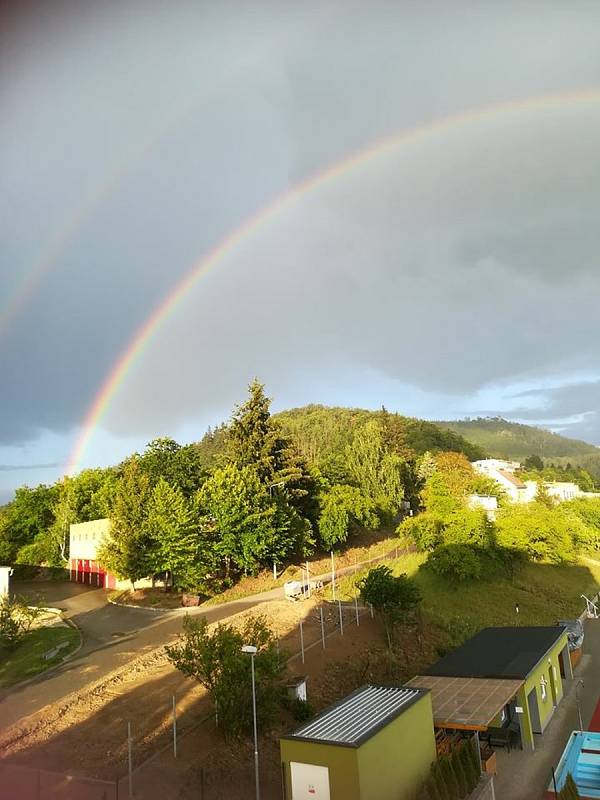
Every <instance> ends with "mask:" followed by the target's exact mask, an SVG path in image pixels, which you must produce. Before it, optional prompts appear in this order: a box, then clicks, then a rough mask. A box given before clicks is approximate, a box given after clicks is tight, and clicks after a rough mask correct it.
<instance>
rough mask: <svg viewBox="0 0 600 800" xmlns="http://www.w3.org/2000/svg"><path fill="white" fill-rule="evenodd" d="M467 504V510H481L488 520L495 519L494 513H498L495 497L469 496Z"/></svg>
mask: <svg viewBox="0 0 600 800" xmlns="http://www.w3.org/2000/svg"><path fill="white" fill-rule="evenodd" d="M467 504H468V506H469V508H483V510H484V511H485V513H486V514H487V517H488V519H491V520H494V519H496V511H498V498H497V497H496V496H495V495H493V494H492V495H484V494H470V495H469V497H468V501H467Z"/></svg>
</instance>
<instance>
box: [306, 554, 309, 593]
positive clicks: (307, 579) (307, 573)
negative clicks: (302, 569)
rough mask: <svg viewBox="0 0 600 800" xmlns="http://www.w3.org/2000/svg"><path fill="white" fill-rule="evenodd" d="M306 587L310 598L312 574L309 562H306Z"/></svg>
mask: <svg viewBox="0 0 600 800" xmlns="http://www.w3.org/2000/svg"><path fill="white" fill-rule="evenodd" d="M306 587H307V590H308V596H309V598H310V572H309V571H308V561H307V562H306Z"/></svg>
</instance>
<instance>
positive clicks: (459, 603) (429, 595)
mask: <svg viewBox="0 0 600 800" xmlns="http://www.w3.org/2000/svg"><path fill="white" fill-rule="evenodd" d="M425 560H426V557H425V555H423V554H409V555H407V556H401V557H400V558H398V559H394V560H392V561H389V562H387V565H388V566H389V567H390V569H392V571H393V572H394V573H395V574H399V573H401V572H405V573H407V574H408V575H411V576H413V577H414V579H415V580H416V582H417V583H418V585H419V587H420V589H421V592H422V595H423V611H424V613H425V617H426V618H427V619H429V620H430V621H431V622H432V623H434V624H436V625H438V626H439V627H441V628H443V629H445V630H446V631H447V632H448V633H449V634H450V636H451V638H452V639H453V640H454V641H455V642H456V643H457V644H458V643H459V642H461V641H463V640H464V639H466V638H468V637H469V636H471V635H473V634H474V633H476V632H477V631H478V630H479V629H480V628H484V627H488V626H494V625H552V624H554V623H555V622H556V621H557V620H559V619H563V618H569V617H576V616H579V614H581V612H582V611H583V610H584V608H585V601H584V600H582V599H581V595H582V594H585V595H587V596H588V597H592V596H593V595H594V594H596V592H597V591H598V588H599V585H600V563H594V562H592V561H588V560H585V559H582V560H581V562H580V563H579V564H575V565H567V564H565V565H560V566H556V565H551V564H527V565H525V566H524V567H522V569H521V570H519V572H518V574H517V575H516V577H515V578H514V580H512V581H511V580H510V579H509V578H508V577H500V576H499V577H496V578H493V579H489V580H481V581H474V582H471V583H469V584H466V585H464V586H460V585H459V586H452V585H450V584H449V583H448V582H447V581H446V580H443V579H442V578H439V577H437V576H436V575H434V574H432V573H431V572H429V571H428V570H426V569H423V566H422V565H423V564H424V562H425ZM364 574H365V572H364V571H363V572H360V573H357V575H355V576H352V577H347V578H342V579H340V581H339V582H338V584H337V587H336V597H338V598H341V599H353V598H354V594H355V592H356V589H355V581H356V580H359V579H360V578H361V577H362V575H364ZM327 595H328V596H329V597H331V590H330V589H329V588H328V590H327ZM515 604H518V606H519V614H518V615H517V613H516V610H515Z"/></svg>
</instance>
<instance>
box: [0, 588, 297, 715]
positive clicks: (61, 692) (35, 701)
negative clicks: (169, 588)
mask: <svg viewBox="0 0 600 800" xmlns="http://www.w3.org/2000/svg"><path fill="white" fill-rule="evenodd" d="M11 589H12V591H13V592H15V593H16V594H21V595H26V596H29V597H35V598H37V599H41V600H43V602H44V603H45V604H46V605H48V606H54V607H56V608H60V609H62V610H63V611H64V617H65V618H66V619H70V620H72V621H73V622H74V623H75V624H76V625H77V627H78V628H79V629H80V631H81V633H82V635H83V646H82V648H81V650H80V651H79V652H78V653H77V655H76V656H75V657H74V658H72V659H71V660H69V661H67V662H66V663H65V664H63V665H61V666H60V667H57V668H56V669H54V670H52V671H50V672H49V673H48V674H45V675H40V676H39V678H37V679H35V680H34V681H33V682H31V683H27V684H26V685H24V686H15V687H13V688H11V689H7V690H5V691H4V692H1V693H0V729H3V728H7V727H9V726H10V725H13V724H14V723H16V722H18V721H19V720H20V719H22V718H23V717H26V716H28V715H30V714H34V713H36V712H37V711H40V710H41V709H42V708H43V707H44V706H46V705H49V704H51V703H57V702H59V701H60V700H61V698H63V697H65V696H66V695H68V694H70V693H71V692H74V691H77V690H79V689H83V688H84V687H85V686H86V685H87V684H88V683H91V682H92V681H97V680H99V679H100V678H102V677H104V676H105V675H107V674H109V673H110V672H112V671H113V670H115V669H118V668H119V667H121V666H124V665H126V664H127V663H128V662H129V661H131V660H132V659H133V658H136V657H137V656H139V655H143V654H144V653H146V652H149V651H150V650H153V649H154V648H156V647H159V646H160V645H162V644H165V643H166V642H168V641H169V640H170V639H172V638H173V637H174V636H176V635H177V634H178V633H179V632H180V631H181V625H182V621H183V615H182V613H181V612H180V611H152V610H147V609H142V608H124V607H122V606H115V605H112V604H110V603H108V602H107V599H106V593H105V592H104V591H103V590H102V589H93V588H90V587H85V586H82V585H81V584H76V583H66V582H57V583H43V584H42V583H30V584H25V583H22V584H18V583H14V584H13V585H12V586H11ZM281 597H282V589H281V588H278V589H274V590H272V591H270V592H263V593H262V594H258V595H253V596H251V597H245V598H243V599H241V600H234V601H231V602H229V603H223V604H222V605H217V606H210V607H208V608H198V609H189V613H191V614H193V615H202V616H204V617H206V619H207V620H208V621H209V622H218V621H219V620H223V619H226V618H227V617H230V616H232V615H233V614H238V613H239V612H240V611H245V610H246V609H248V608H253V607H255V606H258V605H260V604H261V603H264V602H267V601H269V600H275V599H278V598H281Z"/></svg>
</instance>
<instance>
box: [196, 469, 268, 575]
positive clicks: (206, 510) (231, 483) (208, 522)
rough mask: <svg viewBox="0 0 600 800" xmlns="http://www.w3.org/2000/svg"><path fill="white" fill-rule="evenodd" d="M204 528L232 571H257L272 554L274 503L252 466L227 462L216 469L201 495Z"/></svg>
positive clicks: (227, 572)
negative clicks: (232, 567)
mask: <svg viewBox="0 0 600 800" xmlns="http://www.w3.org/2000/svg"><path fill="white" fill-rule="evenodd" d="M198 506H199V509H200V514H201V516H202V520H201V526H202V529H203V530H204V531H205V532H206V533H207V534H209V535H210V536H212V537H214V539H215V542H216V544H215V551H216V553H217V555H218V556H219V557H220V558H222V559H223V560H224V562H225V566H226V574H227V575H228V574H229V569H230V566H231V564H233V565H234V567H235V568H236V569H238V570H244V571H246V572H254V571H255V570H256V569H257V568H258V566H259V565H260V564H261V562H262V561H263V560H265V559H267V557H268V556H270V555H272V554H270V553H269V552H268V546H269V543H270V542H272V540H273V536H274V529H273V524H274V522H273V517H274V515H275V506H274V503H273V502H272V501H271V498H270V497H269V493H268V492H267V490H266V488H265V487H264V485H263V484H262V483H261V482H260V480H259V477H258V475H257V473H256V472H255V470H254V469H253V468H252V467H249V466H245V467H239V466H237V465H236V464H228V465H227V466H225V467H223V468H222V469H216V470H215V471H214V472H213V474H212V475H211V477H210V478H209V479H208V480H207V481H206V482H205V483H204V485H203V486H202V489H201V490H200V492H199V495H198Z"/></svg>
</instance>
